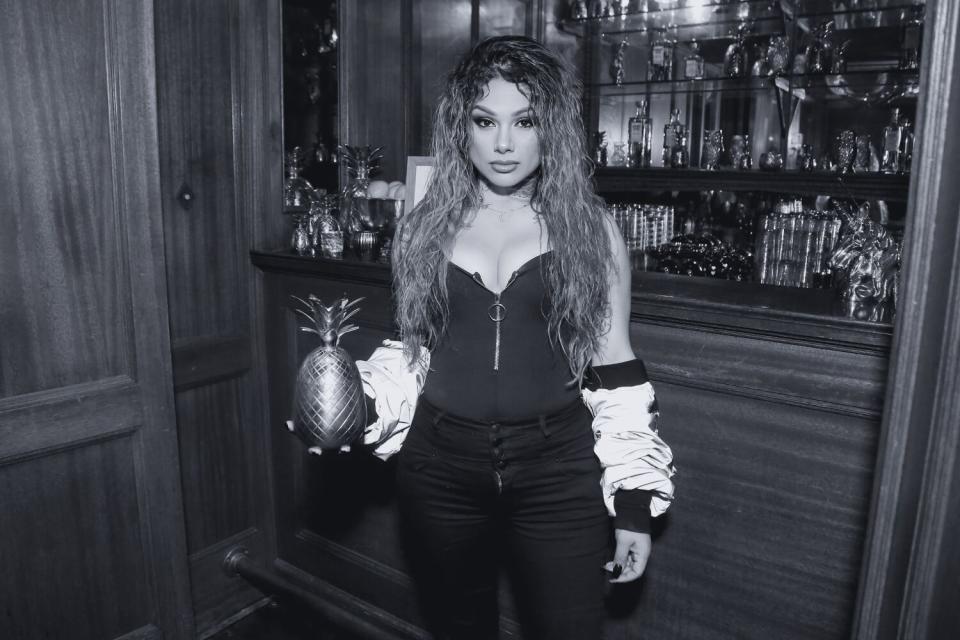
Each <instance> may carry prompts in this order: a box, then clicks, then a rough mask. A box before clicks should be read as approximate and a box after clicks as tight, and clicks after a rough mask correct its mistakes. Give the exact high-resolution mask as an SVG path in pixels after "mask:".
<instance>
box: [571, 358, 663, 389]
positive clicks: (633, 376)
mask: <svg viewBox="0 0 960 640" xmlns="http://www.w3.org/2000/svg"><path fill="white" fill-rule="evenodd" d="M649 381H650V378H648V377H647V368H646V367H645V366H643V360H639V359H636V358H634V359H633V360H626V361H624V362H618V363H616V364H604V365H600V366H597V367H588V368H587V373H586V375H585V376H584V386H585V387H586V388H587V389H590V390H591V391H596V390H597V389H601V388H602V389H616V388H617V387H633V386H636V385H638V384H643V383H644V382H649Z"/></svg>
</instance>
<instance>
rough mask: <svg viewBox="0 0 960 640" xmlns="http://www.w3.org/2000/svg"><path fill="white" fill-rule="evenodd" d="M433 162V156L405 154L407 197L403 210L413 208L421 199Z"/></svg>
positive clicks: (406, 210) (431, 171)
mask: <svg viewBox="0 0 960 640" xmlns="http://www.w3.org/2000/svg"><path fill="white" fill-rule="evenodd" d="M435 164H436V160H435V158H434V157H433V156H407V179H406V183H407V187H406V196H407V197H406V202H405V203H404V205H403V210H404V211H405V212H409V211H413V208H414V207H415V206H417V204H418V203H419V202H420V201H421V200H423V196H424V194H426V193H427V186H428V184H429V181H430V176H431V174H432V173H433V167H434V165H435Z"/></svg>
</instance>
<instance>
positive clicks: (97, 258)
mask: <svg viewBox="0 0 960 640" xmlns="http://www.w3.org/2000/svg"><path fill="white" fill-rule="evenodd" d="M0 15H3V17H4V19H3V20H0V85H2V86H3V91H2V92H0V167H3V169H2V170H0V194H2V196H0V198H2V205H0V207H2V208H0V212H2V216H3V232H2V233H0V273H2V274H3V277H2V278H0V300H2V304H0V331H2V332H3V335H4V340H3V345H2V347H0V349H2V354H3V357H2V358H0V398H2V397H9V396H16V395H20V394H24V393H29V392H31V391H40V390H44V389H54V388H57V387H61V386H64V385H69V384H79V383H82V382H90V381H94V380H97V379H100V378H104V377H108V376H115V375H119V374H122V373H128V372H129V371H130V366H131V363H130V362H129V361H128V360H126V359H125V358H124V353H125V350H126V348H127V346H128V343H127V342H126V341H127V340H128V339H129V335H128V327H129V325H130V312H129V300H128V299H127V297H126V296H127V294H126V292H127V288H126V278H125V276H124V272H123V266H122V262H121V261H122V260H123V254H122V251H123V247H122V244H121V240H120V238H119V237H118V235H117V228H118V220H119V215H120V214H119V212H118V211H117V205H118V203H117V201H116V199H115V193H114V191H113V189H114V186H115V185H114V183H113V181H112V179H111V178H112V176H111V174H110V172H109V171H104V170H103V169H104V168H105V167H109V166H110V164H111V163H112V162H113V158H112V157H111V149H110V145H109V144H108V140H109V139H110V135H111V131H110V126H111V122H110V120H109V119H108V118H107V117H105V114H107V113H108V112H109V109H110V104H109V101H110V99H111V96H110V93H109V89H108V77H107V64H106V60H105V55H106V54H105V50H104V47H103V46H102V43H103V42H104V40H105V38H106V34H105V32H104V20H103V7H102V3H101V2H98V1H93V0H88V1H85V2H81V3H78V4H77V5H75V6H73V7H71V10H70V12H69V15H70V17H69V19H66V14H64V13H63V12H61V11H56V10H52V9H51V8H50V7H48V6H47V5H46V3H42V2H36V3H33V2H29V3H28V2H16V1H14V0H4V1H3V2H0ZM90 43H93V44H94V46H90Z"/></svg>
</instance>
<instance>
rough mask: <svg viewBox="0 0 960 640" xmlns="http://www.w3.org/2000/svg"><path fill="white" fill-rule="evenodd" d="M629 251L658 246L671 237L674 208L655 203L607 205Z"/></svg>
mask: <svg viewBox="0 0 960 640" xmlns="http://www.w3.org/2000/svg"><path fill="white" fill-rule="evenodd" d="M607 209H608V210H609V211H610V213H611V214H612V215H613V219H614V221H616V223H617V226H618V227H619V228H620V234H621V235H622V236H623V239H624V242H626V245H627V249H628V250H629V251H630V252H631V253H636V252H643V251H644V250H646V249H649V248H652V247H657V246H660V245H661V244H663V243H665V242H669V241H670V240H671V239H672V238H673V218H674V209H673V207H671V206H666V205H655V204H612V205H609V206H608V207H607Z"/></svg>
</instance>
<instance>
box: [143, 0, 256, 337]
mask: <svg viewBox="0 0 960 640" xmlns="http://www.w3.org/2000/svg"><path fill="white" fill-rule="evenodd" d="M233 4H235V3H233V2H230V1H229V0H213V1H205V2H187V1H181V2H163V3H158V13H157V18H158V22H157V29H158V33H159V34H160V38H162V41H161V46H159V47H158V49H157V52H158V53H157V66H158V87H157V91H158V98H159V100H160V104H161V107H162V110H163V116H164V119H163V121H162V122H161V123H160V145H161V149H162V150H163V155H162V163H163V164H162V171H163V201H164V230H165V232H166V236H167V277H168V279H169V281H170V283H171V286H170V291H169V296H170V331H171V336H172V338H173V340H174V341H175V342H176V341H177V340H181V339H184V338H194V337H196V336H222V335H235V334H238V333H243V332H244V329H245V325H246V322H247V316H246V308H245V301H246V296H238V295H237V294H238V290H239V288H240V283H241V281H242V280H243V275H242V274H243V269H242V265H243V262H241V261H240V260H239V257H238V253H239V251H238V246H237V230H238V227H237V224H236V220H235V218H236V196H237V194H236V190H237V185H236V176H235V174H234V171H233V166H234V132H233V128H234V126H235V123H234V121H233V91H232V86H231V84H232V71H231V68H232V65H233V60H232V54H233V51H232V49H231V38H232V29H233V28H235V26H234V25H235V23H234V19H235V18H234V13H235V11H234V10H233V9H232V8H231V5H233ZM200 34H202V38H201V37H198V36H200ZM188 59H189V61H190V63H189V64H184V62H185V61H186V60H188ZM174 70H175V72H174ZM187 195H189V198H187Z"/></svg>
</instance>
